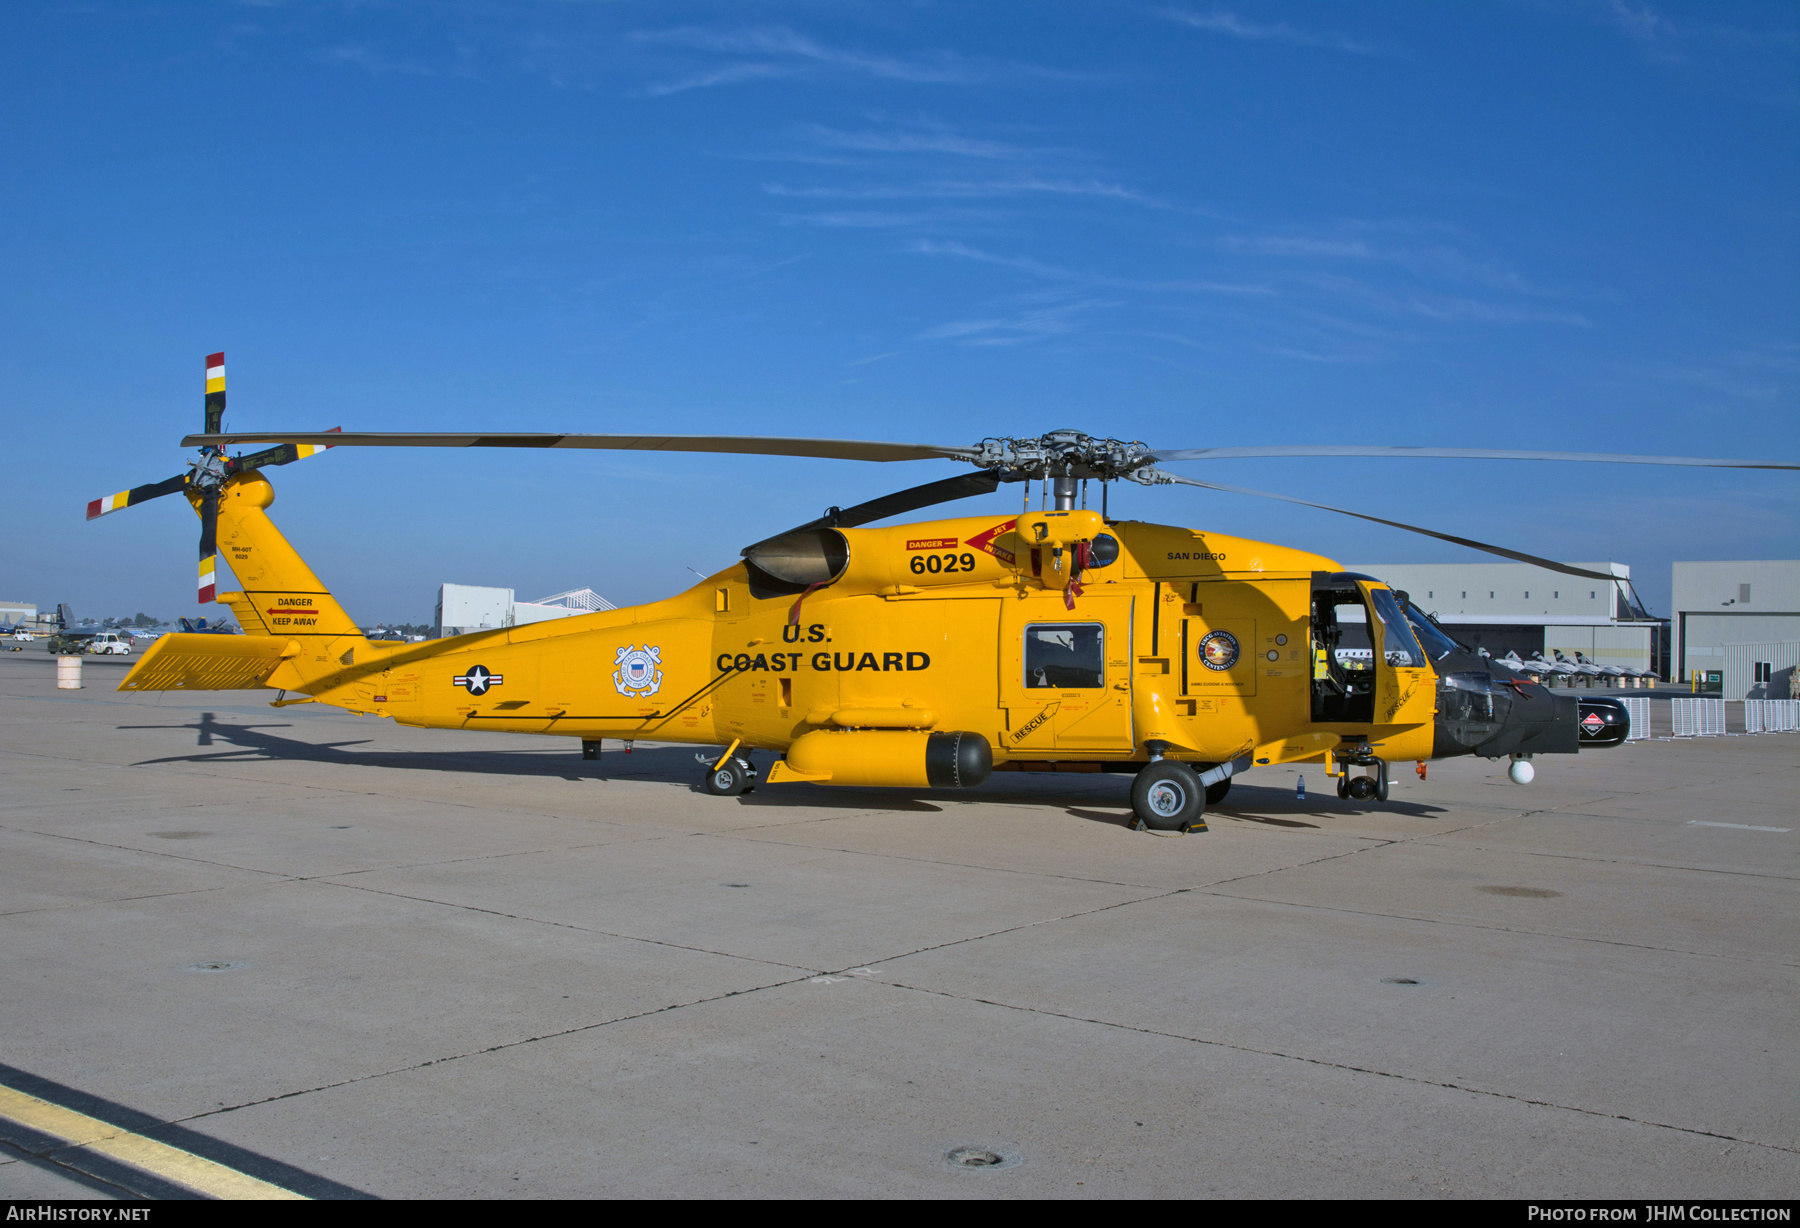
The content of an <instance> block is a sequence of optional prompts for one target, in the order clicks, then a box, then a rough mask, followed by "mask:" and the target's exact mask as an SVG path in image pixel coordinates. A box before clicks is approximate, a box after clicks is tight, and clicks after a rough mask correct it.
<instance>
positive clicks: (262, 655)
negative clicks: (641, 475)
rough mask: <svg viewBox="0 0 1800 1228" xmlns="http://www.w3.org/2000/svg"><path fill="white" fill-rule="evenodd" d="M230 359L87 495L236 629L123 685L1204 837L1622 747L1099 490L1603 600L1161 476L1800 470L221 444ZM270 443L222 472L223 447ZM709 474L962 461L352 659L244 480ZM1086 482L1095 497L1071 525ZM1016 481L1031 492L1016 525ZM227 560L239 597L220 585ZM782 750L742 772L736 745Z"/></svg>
mask: <svg viewBox="0 0 1800 1228" xmlns="http://www.w3.org/2000/svg"><path fill="white" fill-rule="evenodd" d="M224 408H225V370H224V355H223V354H214V355H211V356H209V357H208V359H207V375H206V402H205V413H206V417H205V422H206V429H205V431H204V433H202V434H199V435H190V436H187V437H186V438H185V439H183V440H182V444H183V446H184V447H186V446H191V447H198V448H199V449H200V458H199V460H198V461H197V462H195V463H194V464H193V466H192V467H191V468H190V470H189V471H188V472H186V473H184V474H180V475H177V476H176V477H172V478H169V479H168V480H166V481H163V482H158V483H154V484H152V485H148V486H140V487H137V488H135V489H132V490H127V491H122V492H120V493H118V494H115V495H111V496H108V497H107V498H104V499H98V500H95V501H94V502H92V503H90V504H89V505H88V517H89V519H93V518H96V517H99V516H103V515H106V514H108V513H110V512H113V511H117V510H120V509H122V508H124V507H128V506H133V505H136V504H138V503H142V502H145V501H146V500H148V499H153V498H157V497H159V496H161V495H167V494H176V493H180V494H182V495H185V496H186V498H187V499H188V501H189V502H190V503H191V504H192V505H193V507H194V509H195V511H196V513H197V514H198V515H199V517H200V520H201V538H200V563H199V596H200V600H201V601H202V602H203V603H204V602H208V601H212V600H214V599H215V597H216V599H217V600H218V601H221V602H223V603H225V604H226V605H227V606H229V607H230V608H231V610H232V612H233V613H234V614H235V615H236V617H237V620H238V622H239V623H240V624H241V626H242V627H243V630H244V631H245V633H246V634H244V635H241V636H221V635H206V634H174V635H165V636H163V637H162V638H160V639H159V640H157V641H156V643H155V645H154V646H153V647H151V648H150V650H149V651H148V652H146V653H145V654H144V655H143V657H142V658H141V659H140V660H139V661H138V663H137V664H136V666H134V667H133V668H132V670H131V671H130V673H129V674H127V675H126V677H125V679H124V681H122V682H121V683H120V685H119V689H120V690H124V691H171V690H184V691H192V690H237V689H256V688H278V689H280V690H281V691H282V692H283V694H282V695H281V697H280V698H278V699H277V700H275V706H277V707H282V706H286V705H289V704H296V703H315V702H316V703H326V704H331V705H334V706H336V707H339V708H343V709H346V710H348V711H351V712H357V713H365V714H369V715H374V716H383V717H392V718H393V719H394V720H395V721H397V722H399V723H401V724H404V725H415V726H420V727H424V728H439V729H482V730H506V731H508V732H513V733H535V734H547V735H550V736H552V737H566V738H578V739H580V740H581V744H582V748H583V753H584V754H585V755H586V756H588V757H590V758H591V757H594V756H596V755H597V754H598V751H599V747H600V745H601V742H602V740H603V739H606V738H614V739H620V740H624V741H628V742H629V741H637V740H644V739H654V740H659V741H667V742H685V743H693V744H697V745H703V746H712V747H718V746H723V747H724V748H725V749H724V751H723V753H722V754H717V755H711V754H709V755H707V756H704V757H703V762H704V763H706V764H707V767H706V770H705V773H704V783H705V788H706V789H707V791H708V792H711V793H714V794H720V795H735V794H739V793H742V792H744V791H746V790H748V789H750V788H752V787H754V785H755V784H756V783H757V781H758V779H759V777H760V779H761V780H762V781H763V782H764V783H768V784H778V783H784V782H790V781H792V782H811V783H820V784H825V783H829V784H831V785H864V786H895V787H904V788H913V789H918V788H946V789H956V788H964V789H966V788H973V787H975V786H978V785H980V784H982V783H983V782H984V781H986V780H987V779H988V778H989V777H990V775H991V774H992V773H993V772H998V771H1025V772H1046V771H1050V772H1119V773H1126V774H1130V775H1131V776H1132V777H1133V781H1132V789H1131V797H1132V807H1133V810H1134V812H1135V813H1136V815H1137V818H1138V820H1139V822H1140V824H1141V825H1142V826H1144V827H1147V828H1154V829H1158V830H1163V831H1169V830H1179V831H1189V830H1204V829H1205V822H1204V817H1203V816H1204V810H1205V807H1206V806H1207V804H1208V803H1209V802H1210V803H1214V804H1216V803H1217V802H1218V801H1220V800H1221V799H1222V798H1223V797H1224V795H1225V792H1226V790H1228V789H1229V788H1230V786H1231V780H1232V778H1233V777H1234V776H1236V775H1237V774H1239V773H1242V772H1244V771H1246V770H1248V769H1250V768H1253V767H1256V766H1264V765H1271V764H1286V763H1323V764H1325V766H1326V772H1327V774H1328V775H1330V776H1332V777H1335V778H1336V781H1337V791H1338V794H1339V796H1341V797H1345V796H1347V797H1356V798H1359V799H1368V798H1377V799H1383V800H1385V798H1386V797H1387V793H1388V767H1389V765H1390V764H1393V763H1400V762H1405V761H1408V760H1414V761H1419V762H1421V763H1423V762H1424V761H1427V760H1431V759H1438V758H1444V757H1448V756H1452V755H1468V754H1475V755H1482V756H1486V757H1489V758H1495V759H1498V758H1501V757H1508V758H1510V759H1511V760H1512V761H1513V762H1512V767H1511V771H1512V774H1513V777H1514V779H1515V780H1519V781H1520V782H1521V783H1523V782H1524V781H1526V780H1529V779H1530V776H1531V772H1532V769H1531V765H1530V759H1531V757H1532V756H1534V755H1537V754H1566V753H1574V752H1576V751H1577V750H1579V749H1580V748H1582V747H1584V746H1586V747H1597V746H1610V745H1616V744H1618V743H1619V742H1621V741H1623V740H1624V739H1625V736H1626V733H1627V730H1628V720H1627V716H1626V712H1625V709H1624V708H1623V706H1622V705H1619V704H1618V703H1616V702H1614V701H1612V700H1606V699H1581V700H1579V701H1578V700H1577V699H1576V698H1575V697H1574V696H1572V695H1567V694H1560V695H1559V694H1556V693H1554V692H1552V691H1549V690H1546V689H1545V688H1544V687H1542V686H1539V685H1536V684H1534V683H1531V682H1529V681H1526V680H1525V679H1524V678H1523V677H1520V676H1515V675H1512V674H1511V673H1510V672H1509V671H1507V670H1505V669H1504V668H1502V667H1499V666H1498V665H1497V663H1494V662H1491V661H1489V660H1487V659H1485V658H1482V657H1480V656H1477V655H1476V654H1475V653H1474V652H1472V651H1470V650H1469V649H1467V648H1464V647H1462V646H1461V645H1459V644H1457V643H1456V642H1455V641H1454V640H1453V639H1451V637H1450V636H1448V635H1447V634H1445V632H1444V631H1443V630H1442V629H1441V628H1439V627H1438V626H1437V625H1436V624H1435V623H1433V622H1432V621H1431V620H1430V619H1429V618H1427V617H1425V616H1424V615H1423V614H1421V613H1420V612H1419V611H1417V610H1416V609H1414V608H1413V607H1412V606H1411V605H1410V604H1409V603H1408V602H1407V600H1406V596H1405V594H1404V593H1399V592H1396V591H1394V590H1392V589H1390V588H1389V587H1388V586H1387V585H1385V584H1383V583H1381V582H1380V581H1379V580H1378V579H1375V578H1374V577H1370V576H1363V575H1355V574H1351V573H1347V572H1345V571H1344V570H1343V568H1342V567H1341V566H1340V565H1339V564H1337V563H1336V562H1333V561H1332V560H1330V559H1327V558H1324V557H1322V556H1320V555H1317V554H1311V553H1307V552H1305V551H1302V550H1295V549H1292V548H1290V547H1287V546H1278V545H1272V544H1269V543H1266V542H1257V541H1250V540H1248V539H1245V538H1239V537H1228V536H1225V535H1223V534H1219V533H1211V532H1207V531H1204V530H1196V529H1186V528H1178V527H1172V526H1168V525H1158V524H1148V523H1143V522H1139V521H1125V520H1113V519H1111V518H1110V517H1109V516H1108V515H1107V513H1106V510H1105V502H1106V490H1107V483H1110V482H1112V481H1117V480H1127V481H1133V482H1137V483H1140V484H1144V485H1163V484H1168V483H1179V484H1183V485H1190V486H1198V487H1202V488H1205V489H1208V490H1219V491H1229V492H1233V493H1239V494H1255V495H1263V496H1264V497H1268V498H1275V499H1283V500H1285V501H1287V502H1291V503H1300V504H1303V505H1305V506H1308V507H1316V508H1322V509H1324V510H1328V511H1334V512H1343V513H1344V514H1346V515H1351V516H1358V517H1360V518H1362V519H1364V520H1370V521H1374V522H1376V523H1379V524H1386V525H1391V526H1393V527H1395V528H1400V529H1406V530H1408V531H1410V532H1415V533H1423V534H1426V535H1427V536H1431V537H1435V538H1439V539H1440V540H1444V541H1450V542H1455V543H1458V544H1460V545H1464V546H1468V547H1471V548H1473V549H1476V550H1483V551H1486V552H1488V553H1490V554H1497V555H1500V556H1502V557H1505V558H1509V559H1515V560H1519V561H1523V562H1529V563H1534V564H1536V565H1538V566H1540V567H1548V568H1551V569H1553V570H1556V571H1559V572H1564V573H1567V574H1570V575H1577V576H1586V577H1592V578H1594V579H1598V580H1603V581H1606V582H1608V583H1612V582H1614V580H1615V578H1614V577H1613V576H1611V575H1608V574H1603V573H1598V572H1592V571H1586V570H1583V569H1581V568H1577V567H1572V566H1570V565H1568V564H1564V563H1558V562H1554V561H1552V560H1549V559H1543V558H1538V557H1536V556H1534V555H1529V554H1524V553H1521V552H1519V551H1514V550H1508V549H1505V548H1503V547H1499V546H1493V545H1488V544H1485V543H1482V542H1476V541H1471V540H1469V539H1466V538H1461V537H1455V536H1453V535H1450V534H1446V533H1439V532H1436V531H1434V530H1431V529H1424V528H1419V527H1417V526H1414V525H1407V524H1401V523H1399V522H1397V521H1392V520H1385V519H1382V518H1381V517H1377V516H1367V515H1363V514H1362V513H1360V512H1349V511H1345V509H1342V508H1331V507H1326V505H1324V504H1319V503H1313V502H1310V501H1308V500H1303V499H1293V498H1289V497H1288V496H1284V495H1271V494H1267V492H1262V491H1245V490H1242V489H1241V488H1238V487H1231V486H1222V485H1218V484H1215V483H1211V482H1205V481H1200V480H1197V479H1193V478H1187V477H1181V476H1178V475H1175V474H1171V473H1168V472H1166V471H1164V470H1162V469H1159V468H1157V467H1156V465H1157V463H1158V462H1163V463H1167V462H1179V461H1189V460H1207V459H1223V458H1232V457H1247V456H1263V457H1266V456H1336V457H1344V456H1382V457H1391V456H1412V457H1464V458H1482V459H1518V460H1588V461H1619V462H1629V463H1645V464H1666V465H1698V466H1706V467H1726V468H1764V469H1796V468H1800V466H1797V465H1790V464H1780V463H1774V462H1765V461H1731V460H1708V459H1701V458H1681V457H1645V456H1621V455H1611V454H1605V455H1598V454H1587V453H1550V452H1513V451H1491V450H1478V449H1461V448H1390V447H1373V446H1369V447H1361V446H1352V447H1317V446H1300V447H1240V448H1200V449H1184V450H1161V449H1151V448H1149V447H1146V446H1145V445H1144V444H1142V443H1137V442H1125V441H1121V440H1116V439H1097V438H1093V437H1090V436H1088V435H1085V434H1082V433H1080V432H1077V431H1054V432H1051V433H1050V434H1047V435H1043V436H1038V437H1034V438H1011V437H1006V438H989V439H985V440H983V441H981V442H980V443H979V444H976V445H974V446H970V447H956V446H941V447H940V446H933V445H916V444H895V443H875V442H866V441H853V440H821V439H780V438H765V437H735V436H645V435H550V434H489V435H477V434H417V433H407V434H374V433H346V432H343V431H339V430H333V431H301V432H289V431H261V432H250V433H232V434H225V433H222V432H221V429H220V428H221V422H222V418H223V414H224ZM246 442H269V443H274V444H275V445H276V446H274V447H271V448H267V449H265V450H263V451H260V452H256V453H253V454H251V455H247V456H243V455H240V456H229V455H227V454H226V452H225V448H226V447H227V446H229V445H234V444H241V443H246ZM343 446H356V447H396V446H399V447H419V446H426V447H509V448H519V447H530V448H600V449H623V450H647V451H687V452H728V453H742V454H757V455H774V456H810V457H832V458H841V459H854V460H868V461H897V460H921V459H944V460H952V461H959V462H963V463H966V464H970V465H973V466H974V467H975V470H976V471H975V472H974V473H966V474H962V475H959V476H956V477H952V478H948V479H945V480H942V481H937V482H932V483H928V484H926V485H923V486H918V487H914V488H912V489H909V490H905V491H901V492H898V493H896V494H892V495H887V496H884V497H882V498H879V499H875V500H872V501H870V502H867V503H863V504H860V505H857V506H855V507H849V508H835V507H834V508H831V509H829V510H828V511H827V512H826V513H825V515H823V516H822V517H820V518H819V519H817V520H814V521H810V522H808V523H807V524H804V525H800V526H798V527H795V528H793V529H789V530H788V531H786V532H783V533H779V534H776V535H775V536H772V537H769V538H766V539H764V540H761V541H758V542H756V543H754V544H752V545H750V546H747V547H745V548H744V550H743V552H742V561H741V562H739V563H737V564H736V565H734V566H732V567H730V568H728V569H726V570H724V571H721V572H719V573H718V574H717V575H715V576H712V577H710V578H708V579H706V580H704V581H702V582H701V583H699V584H697V585H695V586H694V587H693V588H691V589H689V590H688V591H686V592H684V593H679V594H677V595H675V596H672V597H669V598H667V599H665V600H662V601H657V602H652V603H650V604H647V605H640V606H633V607H630V608H626V609H619V610H607V611H603V612H599V613H593V614H585V615H579V616H575V617H570V618H565V619H559V620H555V621H552V622H544V623H534V624H531V625H528V626H516V627H505V628H500V629H496V630H492V631H480V632H476V633H473V634H469V635H460V636H454V637H450V638H446V639H439V640H432V641H427V642H423V643H406V644H402V643H393V642H382V641H372V640H369V639H367V638H366V637H364V635H363V634H362V632H361V631H360V630H358V628H357V626H356V624H355V623H354V622H352V620H351V619H350V616H349V615H348V614H346V613H345V612H344V610H343V608H342V607H341V606H340V605H339V604H338V603H337V601H336V600H335V599H334V598H333V597H332V595H331V593H330V591H329V590H327V589H326V587H325V586H324V584H322V583H321V582H320V581H319V580H318V578H317V577H316V576H315V575H314V574H313V572H312V570H311V568H309V567H308V566H307V564H306V563H305V562H304V561H303V560H302V559H301V557H300V555H299V554H298V553H297V552H296V551H295V550H294V548H293V547H292V546H291V545H290V544H289V543H288V542H287V540H286V539H285V538H284V537H282V535H281V534H280V532H278V531H277V529H276V528H275V525H274V524H273V522H272V521H271V520H270V519H269V516H268V514H267V513H268V508H269V506H270V504H271V503H272V502H273V501H274V497H275V496H274V489H273V488H272V487H271V486H270V484H269V480H268V478H267V477H266V476H264V473H263V471H264V470H267V469H271V468H274V467H276V466H279V465H284V464H288V463H290V462H292V461H295V460H300V459H303V458H304V457H307V456H311V455H315V454H317V453H318V452H322V451H324V450H326V449H327V448H330V447H343ZM1089 481H1098V482H1100V483H1101V496H1102V506H1101V509H1100V510H1093V509H1089V508H1086V507H1084V506H1077V503H1078V500H1079V501H1080V502H1085V498H1084V497H1083V492H1084V491H1085V488H1086V487H1085V484H1086V483H1087V482H1089ZM1005 482H1018V483H1020V484H1022V486H1023V487H1024V492H1025V494H1024V499H1023V501H1022V503H1023V506H1022V510H1021V511H1020V512H1019V514H1017V515H1007V516H995V515H988V516H977V517H963V518H959V519H947V520H934V521H928V522H923V523H916V524H907V525H899V526H893V527H885V528H869V527H864V526H867V525H870V524H871V523H872V522H874V521H878V520H885V519H889V518H891V517H895V516H899V515H903V514H906V513H909V512H914V511H917V510H920V509H922V508H926V507H932V506H936V505H938V504H941V503H945V502H948V501H952V500H956V499H961V498H966V497H969V496H973V495H977V494H986V493H990V492H992V491H995V490H997V489H998V488H999V487H1000V485H1001V484H1002V483H1005ZM1035 483H1042V484H1043V485H1044V486H1046V487H1047V488H1048V489H1049V490H1051V491H1053V494H1051V495H1049V496H1048V497H1041V498H1040V500H1039V503H1040V505H1039V506H1038V507H1037V508H1036V509H1035V510H1033V509H1032V507H1031V506H1030V494H1031V489H1032V486H1033V485H1034V484H1035ZM220 555H223V557H224V559H225V561H226V563H228V564H229V566H230V568H231V571H232V573H233V575H235V577H236V578H237V580H238V582H239V583H240V584H241V585H242V588H241V589H240V590H237V591H220V590H218V589H217V586H216V582H215V573H216V567H217V561H218V556H220ZM753 750H762V751H767V752H771V753H772V754H775V755H779V756H781V757H780V758H779V759H778V760H776V761H775V762H773V763H771V764H769V765H768V767H767V770H766V772H763V771H761V770H760V769H758V768H757V767H756V765H755V763H754V761H753V758H752V755H751V752H752V751H753Z"/></svg>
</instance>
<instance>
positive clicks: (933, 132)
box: [803, 124, 1033, 160]
mask: <svg viewBox="0 0 1800 1228" xmlns="http://www.w3.org/2000/svg"><path fill="white" fill-rule="evenodd" d="M803 133H804V135H805V137H806V138H807V139H808V140H809V142H810V143H811V144H814V145H818V146H822V147H824V148H826V149H853V150H857V151H859V152H864V153H900V154H953V155H955V156H957V157H962V158H984V159H990V160H991V159H1003V160H1016V159H1019V158H1026V157H1030V156H1032V153H1033V151H1032V150H1029V149H1025V148H1023V147H1021V146H1018V145H1009V144H1007V143H1006V142H1004V141H995V140H988V139H984V138H982V137H972V136H965V135H963V134H962V133H959V132H953V131H950V130H949V129H947V128H943V127H941V126H933V127H929V128H923V129H903V128H890V129H887V130H885V131H876V130H864V131H861V132H845V131H843V130H841V129H837V128H827V127H825V126H823V125H822V124H810V125H808V126H807V127H806V128H805V129H804V130H803Z"/></svg>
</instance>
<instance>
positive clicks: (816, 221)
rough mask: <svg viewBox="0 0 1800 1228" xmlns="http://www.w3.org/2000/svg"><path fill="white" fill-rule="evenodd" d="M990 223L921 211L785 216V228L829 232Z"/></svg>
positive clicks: (961, 212) (959, 213)
mask: <svg viewBox="0 0 1800 1228" xmlns="http://www.w3.org/2000/svg"><path fill="white" fill-rule="evenodd" d="M986 220H991V218H990V217H989V215H988V214H985V213H982V212H979V211H977V210H971V209H923V210H918V211H916V212H911V213H902V212H893V211H886V210H879V209H841V210H834V211H828V212H824V213H784V214H782V215H781V222H782V224H783V225H786V226H823V227H828V228H832V229H860V230H869V229H880V228H883V227H886V228H895V227H920V226H944V225H951V224H959V225H967V224H969V223H971V222H976V221H986Z"/></svg>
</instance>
